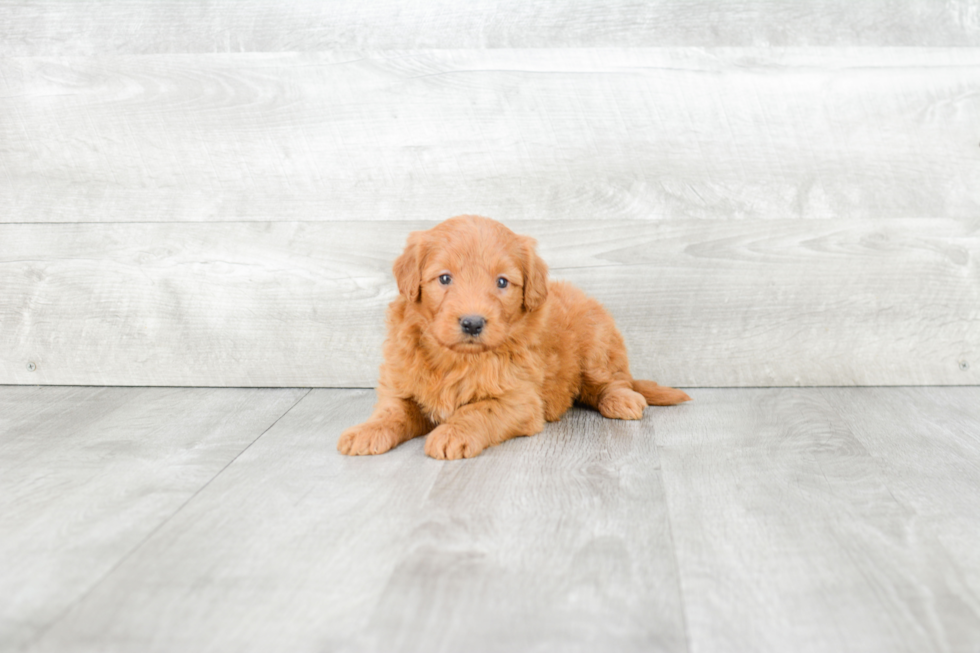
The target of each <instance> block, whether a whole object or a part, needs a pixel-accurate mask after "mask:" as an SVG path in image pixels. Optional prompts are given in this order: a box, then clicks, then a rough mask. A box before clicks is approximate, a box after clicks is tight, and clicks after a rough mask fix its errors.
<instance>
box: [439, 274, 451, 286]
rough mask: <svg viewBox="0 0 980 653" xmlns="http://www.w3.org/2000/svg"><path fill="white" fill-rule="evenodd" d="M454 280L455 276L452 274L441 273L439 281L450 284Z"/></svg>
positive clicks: (445, 284)
mask: <svg viewBox="0 0 980 653" xmlns="http://www.w3.org/2000/svg"><path fill="white" fill-rule="evenodd" d="M452 282H453V278H452V277H451V276H449V275H448V274H440V275H439V283H441V284H442V285H444V286H448V285H449V284H451V283H452Z"/></svg>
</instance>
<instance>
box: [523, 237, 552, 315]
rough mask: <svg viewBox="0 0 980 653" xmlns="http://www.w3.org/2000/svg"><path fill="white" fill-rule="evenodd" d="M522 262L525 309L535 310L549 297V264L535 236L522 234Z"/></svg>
mask: <svg viewBox="0 0 980 653" xmlns="http://www.w3.org/2000/svg"><path fill="white" fill-rule="evenodd" d="M521 239H522V241H523V242H522V243H521V254H522V256H521V264H522V267H523V270H522V271H523V273H524V310H525V311H533V310H536V309H538V308H540V307H541V305H542V304H544V300H546V299H548V266H547V264H545V262H544V261H543V260H541V257H540V256H538V254H537V252H535V251H534V247H535V246H536V245H537V244H538V242H537V241H536V240H534V239H533V238H529V237H527V236H522V237H521Z"/></svg>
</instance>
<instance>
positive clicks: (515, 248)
mask: <svg viewBox="0 0 980 653" xmlns="http://www.w3.org/2000/svg"><path fill="white" fill-rule="evenodd" d="M534 246H535V241H534V240H533V239H531V238H528V237H526V236H519V235H517V234H515V233H514V232H513V231H511V230H510V229H508V228H507V227H505V226H504V225H502V224H500V223H499V222H496V221H494V220H490V219H489V218H481V217H477V216H469V215H464V216H459V217H456V218H451V219H449V220H446V221H445V222H443V223H442V224H439V225H437V226H435V227H433V228H432V229H429V230H428V231H416V232H414V233H412V234H410V235H409V237H408V245H407V246H406V247H405V252H404V253H403V254H402V255H401V256H399V257H398V259H397V260H396V261H395V265H394V272H395V278H396V280H397V281H398V290H399V292H400V296H399V297H398V298H397V299H396V300H395V301H393V302H392V303H391V304H390V305H389V307H388V338H387V340H386V341H385V345H384V363H383V364H382V366H381V377H380V379H379V384H378V403H377V405H376V406H375V407H374V413H373V414H372V415H371V417H370V419H368V421H366V422H364V423H363V424H359V425H357V426H353V427H351V428H349V429H347V430H346V431H344V432H343V433H342V434H341V436H340V441H339V442H338V443H337V449H338V450H340V452H341V453H345V454H349V455H352V456H356V455H362V454H377V453H384V452H385V451H388V450H389V449H391V448H392V447H395V446H397V445H399V444H401V443H402V442H405V441H406V440H410V439H411V438H414V437H417V436H419V435H425V434H427V433H428V438H426V441H425V452H426V453H427V454H429V455H430V456H432V457H433V458H443V459H448V458H470V457H472V456H476V455H477V454H479V453H480V452H481V451H483V450H484V449H486V448H487V447H489V446H492V445H495V444H500V443H501V442H503V441H504V440H509V439H510V438H513V437H516V436H518V435H534V434H535V433H538V432H540V431H541V429H542V428H544V423H545V421H548V422H553V421H556V420H557V419H558V418H560V417H561V416H562V414H563V413H564V412H565V411H566V410H568V409H569V408H570V407H571V405H572V403H573V402H574V401H579V402H582V403H583V404H587V405H589V406H592V407H594V408H597V409H598V410H599V412H600V413H602V414H603V415H604V416H606V417H611V418H614V419H640V418H641V417H643V409H644V408H645V407H646V406H647V405H655V406H667V405H671V404H677V403H680V402H682V401H688V400H689V399H690V397H688V396H687V395H686V394H685V393H683V392H681V391H680V390H675V389H673V388H666V387H662V386H658V385H657V384H656V383H654V382H653V381H637V380H635V379H633V377H632V376H630V371H629V363H628V362H627V360H626V347H625V345H624V344H623V338H622V336H621V335H619V331H617V330H616V325H615V324H614V323H613V319H612V317H611V316H610V315H609V313H607V312H606V310H605V309H604V308H603V307H602V305H601V304H599V302H597V301H595V300H594V299H591V298H589V297H587V296H586V295H585V293H583V292H582V291H581V290H578V289H577V288H575V287H573V286H571V285H569V284H567V283H564V282H556V281H551V282H549V281H548V268H547V266H546V265H545V263H544V261H542V260H541V259H540V258H538V255H537V254H536V253H535V251H534Z"/></svg>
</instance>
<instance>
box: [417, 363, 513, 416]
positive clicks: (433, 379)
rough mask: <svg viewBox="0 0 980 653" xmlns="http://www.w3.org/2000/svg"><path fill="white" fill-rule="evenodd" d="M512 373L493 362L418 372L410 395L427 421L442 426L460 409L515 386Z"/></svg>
mask: <svg viewBox="0 0 980 653" xmlns="http://www.w3.org/2000/svg"><path fill="white" fill-rule="evenodd" d="M517 372H518V370H516V369H515V368H514V367H513V366H512V365H508V364H506V362H505V361H501V360H499V359H496V358H487V359H482V360H475V361H468V364H466V365H459V366H453V367H451V368H449V369H442V370H440V369H431V368H427V369H425V370H422V371H421V373H420V374H419V375H418V376H417V377H416V379H415V383H413V385H414V387H413V388H412V394H413V396H414V397H415V400H416V402H418V404H419V405H420V406H421V407H422V409H423V410H424V411H425V413H426V414H427V416H428V417H429V419H431V420H432V421H434V422H436V423H442V422H445V421H446V420H448V419H449V418H450V416H452V414H453V413H455V412H456V410H457V409H458V408H460V407H461V406H465V405H467V404H471V403H473V402H476V401H481V400H486V399H493V398H496V397H499V396H501V395H503V394H505V393H506V392H508V391H509V390H512V389H513V388H514V387H516V386H517V384H518V377H519V376H520V375H519V374H517Z"/></svg>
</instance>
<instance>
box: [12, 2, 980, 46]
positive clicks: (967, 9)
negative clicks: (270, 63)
mask: <svg viewBox="0 0 980 653" xmlns="http://www.w3.org/2000/svg"><path fill="white" fill-rule="evenodd" d="M0 7H2V10H0V35H2V40H0V55H2V54H28V55H35V54H41V55H49V54H56V55H62V54H82V55H92V54H95V55H101V54H132V53H138V54H147V53H184V52H200V53H207V52H227V53H234V52H278V51H310V50H324V49H338V48H340V49H345V48H346V49H350V48H459V47H465V48H472V47H479V48H561V47H608V46H614V47H623V46H629V47H650V46H655V47H663V46H706V47H707V46H727V45H738V46H742V45H772V46H779V47H783V46H796V45H823V46H849V45H860V46H889V45H900V46H916V45H949V46H965V45H977V44H978V43H980V9H978V7H977V4H976V2H975V1H974V0H944V1H943V2H937V1H936V0H889V1H882V0H877V1H875V2H853V1H852V0H818V1H810V2H786V1H785V0H725V1H724V2H721V1H719V0H657V1H656V2H630V1H628V0H606V1H604V2H567V1H565V0H538V1H536V2H526V1H524V0H471V1H470V2H465V3H461V2H453V1H452V0H384V1H382V2H360V1H359V0H331V1H330V2H321V1H317V0H290V1H289V2H269V1H268V0H266V1H264V2H255V1H249V2H238V1H236V0H209V1H208V2H193V3H192V2H181V1H180V0H176V1H175V0H154V2H134V1H132V0H96V1H92V0H87V1H86V0H47V1H44V0H42V1H38V0H33V1H24V0H19V1H11V0H5V1H4V2H3V3H2V4H0Z"/></svg>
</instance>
